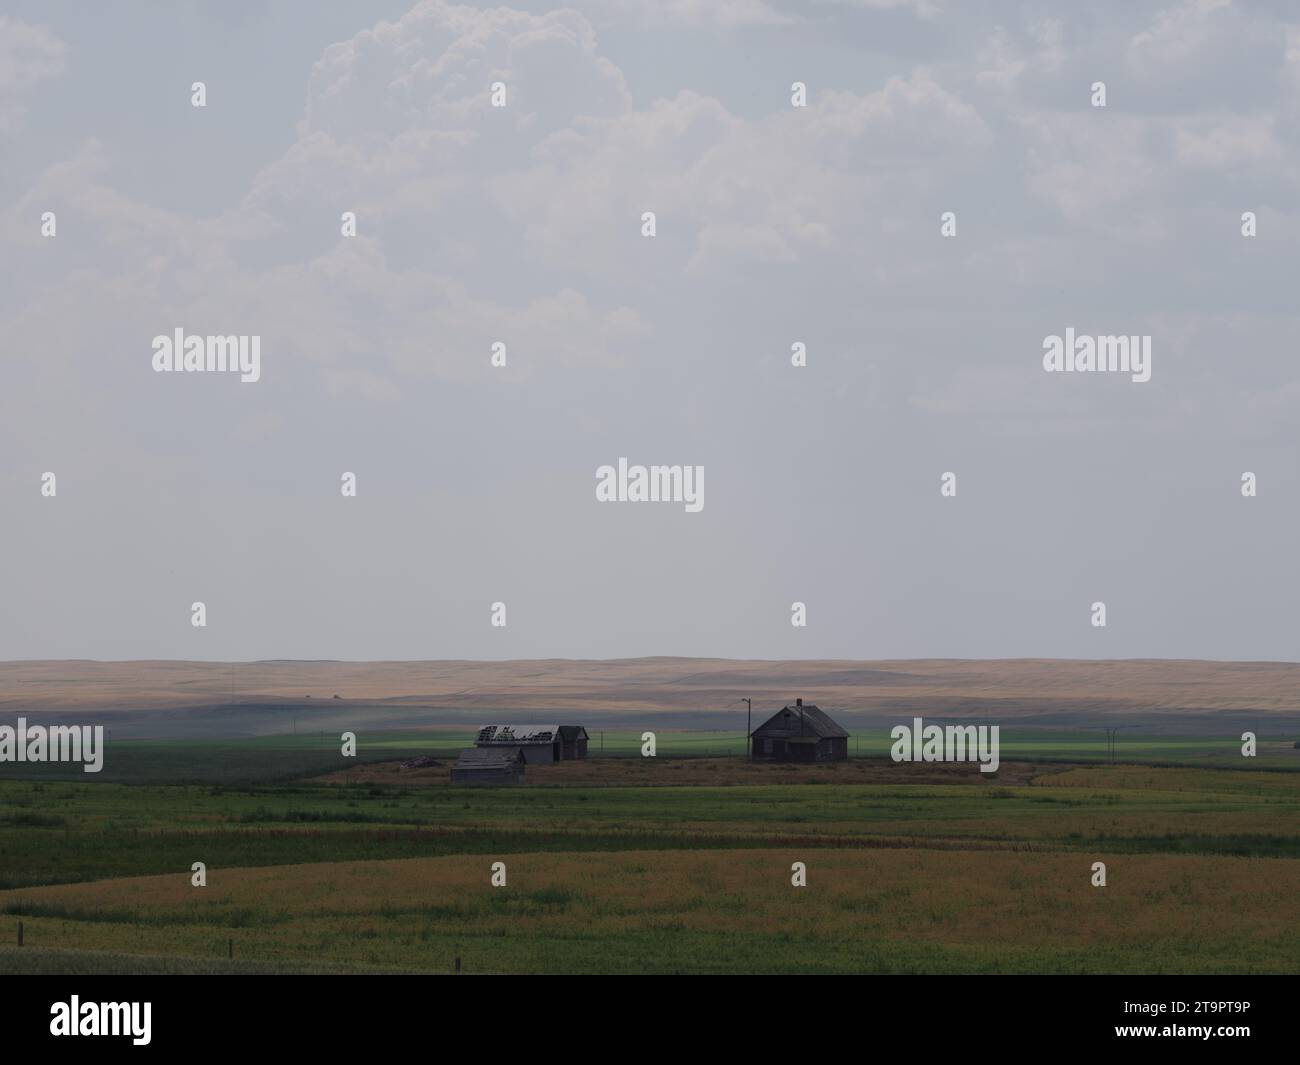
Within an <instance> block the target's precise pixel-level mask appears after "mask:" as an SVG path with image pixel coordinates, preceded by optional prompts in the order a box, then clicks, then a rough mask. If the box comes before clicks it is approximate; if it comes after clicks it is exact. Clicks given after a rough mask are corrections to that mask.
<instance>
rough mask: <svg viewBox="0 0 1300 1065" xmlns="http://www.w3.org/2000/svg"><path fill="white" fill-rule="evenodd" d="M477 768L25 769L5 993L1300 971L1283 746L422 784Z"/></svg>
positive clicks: (664, 768)
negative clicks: (198, 982) (235, 983)
mask: <svg viewBox="0 0 1300 1065" xmlns="http://www.w3.org/2000/svg"><path fill="white" fill-rule="evenodd" d="M639 736H640V734H639V732H635V733H633V732H628V733H626V734H613V733H607V734H606V737H605V740H606V745H607V746H606V754H607V755H611V754H614V753H630V750H631V748H632V746H633V745H634V744H635V743H639ZM465 739H466V736H465V735H464V734H463V733H462V734H459V735H457V734H453V733H440V734H433V733H419V734H393V735H388V736H384V737H381V738H377V739H371V740H367V741H365V742H363V744H362V751H363V753H364V759H365V761H364V762H363V764H355V763H349V765H348V767H347V768H340V759H339V758H338V757H337V754H338V751H337V746H336V745H335V744H334V743H333V742H332V741H327V740H325V739H323V738H321V737H314V738H313V737H305V736H300V737H281V738H278V739H275V740H258V741H249V742H245V743H234V742H224V743H221V744H215V745H210V746H206V745H202V744H184V745H178V744H139V745H134V746H135V748H136V749H135V751H134V753H133V754H131V755H130V756H127V755H124V754H122V750H123V749H124V748H125V747H127V746H131V745H119V746H118V747H115V748H114V755H115V758H114V762H113V763H110V766H111V767H112V768H114V769H115V778H112V777H110V774H109V767H106V769H105V772H104V773H103V774H100V775H99V779H93V778H87V777H86V776H85V775H83V774H75V775H70V776H69V777H68V778H67V779H35V778H33V777H29V778H26V779H15V776H16V773H15V770H16V769H18V768H26V769H29V770H31V769H38V768H44V767H32V766H27V767H15V766H8V767H7V769H8V773H7V776H8V777H9V779H4V780H0V915H2V916H0V930H3V938H4V942H5V943H6V944H7V945H6V946H4V947H0V972H48V971H57V972H68V971H76V972H106V971H107V972H122V971H130V972H140V971H150V972H153V971H166V972H177V973H184V972H266V971H295V972H297V971H319V972H336V971H392V970H403V971H430V972H447V971H450V970H451V967H452V964H453V959H454V958H456V957H460V958H462V959H463V966H464V971H465V972H489V971H516V972H704V971H743V972H754V971H786V972H920V971H926V972H1010V971H1020V972H1026V971H1027V972H1247V971H1262V972H1297V971H1300V772H1288V771H1286V767H1287V766H1288V765H1292V764H1295V761H1294V759H1293V757H1292V755H1291V754H1290V753H1288V752H1289V750H1290V748H1288V747H1284V746H1283V745H1282V744H1281V743H1280V742H1279V743H1278V744H1277V746H1276V749H1273V748H1270V749H1269V752H1268V753H1269V754H1270V755H1272V756H1273V757H1272V758H1271V759H1269V760H1265V759H1264V758H1261V759H1260V760H1258V762H1257V763H1256V764H1255V765H1253V766H1252V767H1251V768H1250V769H1246V768H1243V767H1242V764H1243V762H1244V761H1245V760H1244V759H1241V757H1240V755H1239V754H1238V755H1237V757H1236V761H1235V762H1223V763H1222V765H1232V766H1234V768H1223V767H1221V765H1220V764H1216V761H1218V759H1217V758H1215V757H1205V758H1199V759H1198V758H1197V757H1196V756H1195V752H1196V750H1197V748H1196V746H1195V744H1194V743H1191V742H1190V741H1188V742H1184V743H1181V744H1178V743H1173V742H1171V741H1166V742H1168V743H1170V745H1169V746H1168V747H1164V748H1159V749H1154V755H1153V758H1152V761H1151V762H1150V763H1148V764H1119V765H1110V764H1100V763H1094V764H1078V763H1075V764H1067V763H1064V762H1059V761H1051V760H1038V761H1030V760H1027V759H1025V758H1024V757H1023V756H1022V757H1021V758H1014V757H1013V756H1012V755H1011V754H1010V753H1009V751H1010V750H1012V749H1015V748H1013V747H1012V745H1011V744H1009V743H1007V742H1006V741H1005V740H1004V744H1003V755H1002V757H1003V765H1002V768H1001V770H1000V771H999V773H997V774H996V775H994V776H986V775H983V774H980V773H978V772H977V771H974V769H973V767H970V766H960V767H958V766H934V765H895V764H894V763H892V762H890V761H888V760H882V759H875V758H873V759H867V758H863V759H858V760H852V761H850V762H849V763H843V764H840V765H836V766H816V767H804V768H797V767H779V766H765V765H757V764H756V765H747V764H746V763H744V762H743V761H742V760H740V759H736V758H721V757H716V756H715V757H708V756H706V755H705V752H706V751H715V750H716V749H717V748H719V747H721V746H722V737H721V736H720V735H718V734H707V735H704V734H701V735H691V734H680V735H676V736H674V735H673V734H671V733H665V734H664V735H662V736H661V737H660V752H661V757H660V758H657V759H654V760H651V759H640V758H634V757H605V758H594V759H592V760H590V761H588V762H586V763H566V764H562V765H559V766H552V767H530V769H529V772H528V781H529V782H528V784H526V785H525V786H524V787H522V788H458V787H452V786H451V784H450V781H449V771H448V766H447V765H446V764H443V765H440V766H435V767H432V768H427V769H409V770H402V769H399V768H397V761H396V760H397V759H401V758H406V757H408V756H409V755H410V754H412V753H420V752H429V751H433V752H442V751H446V752H447V753H450V752H451V751H452V750H453V749H454V748H455V747H456V746H458V745H460V744H462V743H463V742H464V741H465ZM593 739H595V737H593ZM1074 739H1077V737H1075V736H1072V735H1065V734H1063V735H1059V736H1055V737H1045V736H1043V735H1041V734H1038V735H1037V739H1036V740H1034V741H1033V742H1035V743H1037V744H1039V745H1040V746H1039V747H1038V748H1037V750H1038V751H1039V752H1044V751H1046V752H1048V755H1047V756H1045V757H1049V756H1050V755H1051V754H1054V753H1055V752H1058V751H1060V750H1065V749H1068V748H1069V746H1070V742H1071V741H1072V740H1074ZM864 740H865V737H864ZM1025 749H1026V750H1027V749H1028V748H1025ZM1134 749H1136V744H1135V747H1134ZM674 753H675V754H676V755H677V756H676V757H674V756H672V755H673V754H674ZM1103 753H1104V751H1103ZM1148 753H1150V752H1148ZM214 754H217V755H219V757H215V758H214ZM691 754H694V755H695V756H694V757H687V756H688V755H691ZM1162 755H1163V756H1164V757H1161V756H1162ZM114 763H115V764H114ZM218 763H219V764H220V765H221V766H222V767H223V772H221V773H215V772H213V771H212V770H211V767H212V766H213V765H214V764H218ZM1173 763H1181V764H1173ZM200 767H208V768H207V769H205V770H204V771H203V772H200V771H199V770H200ZM196 861H202V862H204V863H206V866H207V870H208V884H207V886H206V887H203V888H196V887H193V886H191V883H190V877H191V873H190V868H191V864H192V863H193V862H196ZM496 861H503V862H505V863H506V866H507V884H506V886H504V887H493V886H491V884H490V882H489V877H490V866H491V864H492V863H493V862H496ZM795 861H802V862H805V863H806V864H807V869H808V886H807V887H803V888H795V887H793V886H791V883H790V876H791V863H793V862H795ZM1095 861H1103V862H1105V863H1106V866H1107V875H1108V883H1107V886H1106V887H1104V888H1097V887H1093V886H1092V885H1091V883H1090V877H1091V865H1092V863H1093V862H1095ZM19 920H21V921H22V923H23V932H24V940H25V942H24V945H23V946H22V947H21V948H19V947H18V946H17V945H16V938H17V924H18V921H19ZM232 948H233V955H234V957H233V960H232V959H229V958H228V957H227V955H228V953H230V952H231V950H232Z"/></svg>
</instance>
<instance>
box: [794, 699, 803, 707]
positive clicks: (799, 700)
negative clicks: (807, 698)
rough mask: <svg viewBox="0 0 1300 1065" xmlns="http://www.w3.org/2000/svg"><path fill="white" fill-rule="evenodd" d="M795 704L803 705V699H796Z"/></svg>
mask: <svg viewBox="0 0 1300 1065" xmlns="http://www.w3.org/2000/svg"><path fill="white" fill-rule="evenodd" d="M794 705H795V706H803V699H796V700H795V701H794Z"/></svg>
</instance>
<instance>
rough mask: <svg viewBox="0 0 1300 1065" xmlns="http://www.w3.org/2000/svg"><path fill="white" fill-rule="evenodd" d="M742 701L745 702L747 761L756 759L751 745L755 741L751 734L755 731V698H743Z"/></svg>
mask: <svg viewBox="0 0 1300 1065" xmlns="http://www.w3.org/2000/svg"><path fill="white" fill-rule="evenodd" d="M740 701H741V702H742V703H744V704H745V760H746V761H747V762H752V761H753V760H754V750H753V748H752V747H751V743H752V742H753V741H751V740H750V736H751V735H752V734H753V731H754V728H753V717H754V700H753V699H741V700H740Z"/></svg>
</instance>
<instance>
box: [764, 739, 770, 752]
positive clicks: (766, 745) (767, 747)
mask: <svg viewBox="0 0 1300 1065" xmlns="http://www.w3.org/2000/svg"><path fill="white" fill-rule="evenodd" d="M763 753H764V754H771V753H772V741H771V740H764V741H763Z"/></svg>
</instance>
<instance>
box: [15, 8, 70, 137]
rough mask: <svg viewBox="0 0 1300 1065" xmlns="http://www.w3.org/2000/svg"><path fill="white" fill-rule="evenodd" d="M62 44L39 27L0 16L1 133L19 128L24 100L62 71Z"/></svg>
mask: <svg viewBox="0 0 1300 1065" xmlns="http://www.w3.org/2000/svg"><path fill="white" fill-rule="evenodd" d="M63 52H64V49H63V42H62V41H60V40H59V39H58V38H57V37H56V36H55V35H54V34H53V33H51V32H50V31H49V30H47V29H45V28H44V27H42V26H33V25H31V24H29V23H26V22H19V21H18V20H17V19H13V18H9V17H8V16H5V15H0V133H12V132H14V131H15V130H17V129H18V128H19V127H20V126H21V125H22V120H23V116H24V115H25V113H26V98H27V96H28V95H29V94H30V93H31V91H32V89H33V88H34V87H35V86H36V85H38V84H39V83H40V82H42V81H45V80H47V79H49V78H53V77H55V76H57V75H59V74H61V73H62V72H63Z"/></svg>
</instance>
